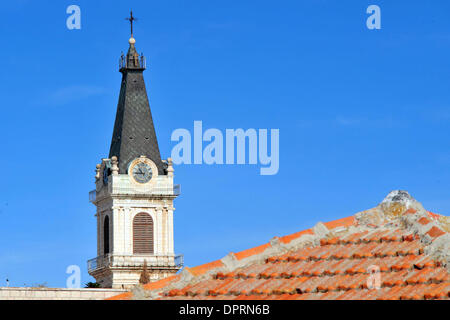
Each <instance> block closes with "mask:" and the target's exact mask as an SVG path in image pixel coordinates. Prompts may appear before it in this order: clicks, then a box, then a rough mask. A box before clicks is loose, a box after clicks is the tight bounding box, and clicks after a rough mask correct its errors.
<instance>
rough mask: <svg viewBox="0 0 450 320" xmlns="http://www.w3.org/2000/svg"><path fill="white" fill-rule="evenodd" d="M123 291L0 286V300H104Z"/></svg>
mask: <svg viewBox="0 0 450 320" xmlns="http://www.w3.org/2000/svg"><path fill="white" fill-rule="evenodd" d="M124 292H126V291H125V290H117V289H66V288H6V287H0V300H104V299H107V298H110V297H113V296H115V295H118V294H121V293H124Z"/></svg>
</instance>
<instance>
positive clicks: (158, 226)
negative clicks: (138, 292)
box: [93, 170, 176, 288]
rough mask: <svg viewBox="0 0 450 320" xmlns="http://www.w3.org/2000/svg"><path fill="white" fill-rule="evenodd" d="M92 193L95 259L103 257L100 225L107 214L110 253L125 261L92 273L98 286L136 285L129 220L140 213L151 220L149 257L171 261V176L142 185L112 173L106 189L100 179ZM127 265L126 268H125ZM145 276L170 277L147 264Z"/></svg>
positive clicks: (130, 221)
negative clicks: (95, 210)
mask: <svg viewBox="0 0 450 320" xmlns="http://www.w3.org/2000/svg"><path fill="white" fill-rule="evenodd" d="M171 172H173V170H172V171H171ZM96 192H97V195H96V200H95V201H94V204H95V205H96V206H97V214H96V216H97V251H98V252H97V256H99V257H100V256H103V255H104V243H103V241H104V236H103V231H104V228H103V223H104V219H105V216H106V215H108V216H109V220H110V228H109V230H110V236H109V239H110V254H111V255H114V256H117V255H123V256H125V259H128V260H129V261H128V260H127V261H126V263H124V264H122V265H121V266H120V267H118V268H116V267H114V268H107V269H108V270H99V271H98V272H94V274H93V275H94V276H95V278H96V279H97V281H99V282H100V281H101V283H102V286H104V287H106V286H111V285H112V287H114V288H122V287H124V288H128V287H130V286H131V285H134V284H137V283H138V280H139V275H140V272H141V268H140V267H139V268H137V266H136V261H134V260H135V259H133V257H132V255H133V219H134V217H135V216H136V215H137V214H139V213H141V212H145V213H148V214H149V215H150V216H151V217H152V219H153V248H154V254H153V256H160V257H162V256H164V257H166V258H167V256H171V257H172V258H171V259H172V261H174V245H173V242H174V241H173V211H174V208H173V199H174V198H175V197H176V195H175V194H174V190H173V174H172V173H171V174H168V175H164V176H157V177H155V181H154V182H152V183H149V184H145V185H138V184H136V183H134V182H133V181H131V179H130V177H129V175H128V174H113V175H111V176H110V179H109V182H108V184H107V185H106V186H104V185H103V179H101V178H100V179H98V180H97V182H96ZM126 256H128V257H126ZM151 259H152V257H149V260H151ZM141 261H143V260H142V259H141ZM147 262H149V261H147ZM142 263H143V262H142ZM127 265H128V266H129V267H126V266H127ZM153 269H154V273H152V270H153ZM173 272H176V269H174V270H172V273H173ZM149 273H150V277H151V278H152V279H153V280H156V279H162V278H164V277H166V276H167V275H169V274H171V273H170V272H169V271H163V270H160V269H159V268H158V266H156V265H151V264H149Z"/></svg>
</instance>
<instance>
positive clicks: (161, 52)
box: [0, 0, 450, 287]
mask: <svg viewBox="0 0 450 320" xmlns="http://www.w3.org/2000/svg"><path fill="white" fill-rule="evenodd" d="M71 4H77V5H79V6H80V8H81V19H82V21H81V27H82V28H81V30H68V29H67V28H66V18H67V16H68V15H67V14H66V8H67V6H69V5H71ZM370 4H377V5H379V6H380V8H381V15H382V29H381V30H368V29H367V28H366V22H365V21H366V19H367V17H368V15H367V14H366V13H365V11H366V8H367V7H368V6H369V5H370ZM130 8H132V9H133V11H134V13H135V16H137V17H138V18H139V21H138V22H137V23H136V27H135V38H136V47H137V49H138V50H139V51H140V52H141V51H142V52H143V53H144V54H145V55H146V57H147V62H148V69H147V71H146V72H145V73H144V77H145V80H146V84H147V89H148V94H149V99H150V103H151V107H152V113H153V117H154V120H155V125H156V130H157V135H158V139H159V145H160V149H161V153H162V156H163V157H164V158H167V157H168V156H170V152H171V149H172V147H173V146H174V145H175V143H174V142H171V141H170V135H171V133H172V131H173V130H175V129H177V128H186V129H189V130H192V128H193V122H194V120H201V121H203V127H204V128H205V129H206V128H218V129H220V130H223V131H224V130H225V129H227V128H244V129H248V128H256V129H258V128H266V129H272V128H278V129H280V171H279V173H278V174H277V175H274V176H261V175H259V166H255V165H244V166H237V165H234V166H227V165H222V166H218V165H216V166H208V165H179V166H176V168H175V179H176V182H177V183H180V184H181V185H182V195H181V196H180V197H179V198H178V199H177V200H176V203H175V207H176V211H175V249H176V251H177V252H178V253H183V254H184V255H185V263H186V265H188V266H195V265H198V264H201V263H204V262H208V261H211V260H214V259H219V258H221V257H223V256H225V255H226V254H228V253H229V252H231V251H234V252H236V251H240V250H243V249H246V248H249V247H252V246H256V245H259V244H262V243H265V242H267V241H268V240H269V239H271V238H272V237H274V236H282V235H286V234H290V233H293V232H296V231H299V230H302V229H305V228H309V227H311V226H313V225H314V224H316V223H317V222H318V221H330V220H334V219H338V218H342V217H345V216H349V215H352V214H354V213H356V212H358V211H361V210H363V209H368V208H371V207H373V206H376V205H377V204H378V203H379V202H380V201H381V200H382V199H383V198H384V197H385V196H386V195H387V194H388V192H389V191H391V190H393V189H405V190H408V191H409V192H410V193H411V195H413V196H414V197H415V198H416V199H417V200H419V201H420V202H422V203H423V204H424V206H425V207H426V208H427V209H429V210H431V211H434V212H439V213H442V214H445V215H449V212H450V199H449V193H450V184H449V178H450V173H449V168H450V141H449V137H450V94H449V92H450V91H449V88H450V80H449V79H450V59H449V57H450V20H449V19H448V12H449V10H450V3H448V1H432V2H427V1H411V0H409V1H379V0H376V1H375V0H374V1H331V0H327V1H325V0H314V1H313V0H308V1H261V0H259V1H227V2H218V1H203V0H201V1H175V0H174V1H170V2H169V1H158V2H156V1H110V0H109V1H106V0H105V1H81V0H80V1H78V0H75V1H70V2H69V1H58V2H57V3H56V1H41V0H40V1H25V0H21V1H10V2H5V3H2V5H1V9H0V10H1V13H2V14H1V16H2V19H0V35H1V37H2V39H3V45H2V47H3V48H2V50H1V51H0V61H1V63H2V72H1V76H0V94H1V97H2V103H1V112H2V117H1V126H0V136H1V137H2V139H1V142H0V147H1V150H2V151H1V155H0V168H2V178H1V180H2V183H1V184H0V221H1V223H0V286H2V285H5V279H6V277H8V278H9V279H10V281H11V286H22V285H24V284H25V285H32V284H37V283H44V282H46V283H47V285H49V286H56V287H60V286H65V283H66V278H67V275H66V273H65V271H66V268H67V267H68V266H69V265H73V264H75V265H79V266H80V267H81V269H82V279H81V281H82V283H86V282H88V281H92V280H93V278H91V277H90V276H89V275H88V274H87V270H86V261H87V260H88V259H90V258H93V257H95V256H96V221H95V217H94V213H95V207H94V206H93V205H92V204H90V203H89V202H88V192H89V191H90V190H92V189H94V170H95V165H96V164H97V163H98V162H99V161H100V159H101V158H102V157H106V156H107V155H108V151H109V143H110V140H111V135H112V129H113V123H114V118H115V112H116V105H117V99H118V94H119V87H120V79H121V75H120V73H119V72H118V58H119V56H120V53H121V51H126V50H127V48H128V43H127V40H128V38H129V26H128V24H127V22H126V21H125V20H124V18H125V17H126V16H127V15H128V13H129V10H130Z"/></svg>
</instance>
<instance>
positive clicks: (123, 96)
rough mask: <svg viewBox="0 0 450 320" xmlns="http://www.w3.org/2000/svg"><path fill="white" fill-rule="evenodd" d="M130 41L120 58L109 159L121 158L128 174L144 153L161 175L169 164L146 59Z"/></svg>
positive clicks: (121, 171)
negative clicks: (156, 122) (154, 109)
mask: <svg viewBox="0 0 450 320" xmlns="http://www.w3.org/2000/svg"><path fill="white" fill-rule="evenodd" d="M129 43H130V48H129V49H128V53H127V55H126V57H124V56H123V54H122V57H121V59H120V72H121V73H122V85H121V87H120V96H119V103H118V104H117V113H116V122H115V124H114V132H113V137H112V141H111V148H110V151H109V158H111V157H112V156H116V157H117V158H118V160H119V172H120V173H122V174H124V173H127V172H128V166H129V164H130V163H131V161H133V160H134V159H136V158H138V157H140V156H142V155H143V156H146V157H147V158H149V159H151V160H152V161H153V162H154V163H155V164H156V166H157V167H158V174H160V175H164V174H166V170H165V169H166V164H165V163H163V162H162V161H161V154H160V153H159V147H158V141H157V139H156V133H155V128H154V126H153V119H152V114H151V111H150V105H149V103H148V97H147V91H146V89H145V83H144V76H143V71H144V70H145V58H144V56H142V55H141V56H140V57H139V55H138V53H137V52H136V48H135V46H134V43H135V40H134V38H133V37H131V38H130V40H129Z"/></svg>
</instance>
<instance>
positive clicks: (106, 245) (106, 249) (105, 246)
mask: <svg viewBox="0 0 450 320" xmlns="http://www.w3.org/2000/svg"><path fill="white" fill-rule="evenodd" d="M103 253H104V254H108V253H109V217H108V216H106V217H105V221H104V222H103Z"/></svg>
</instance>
